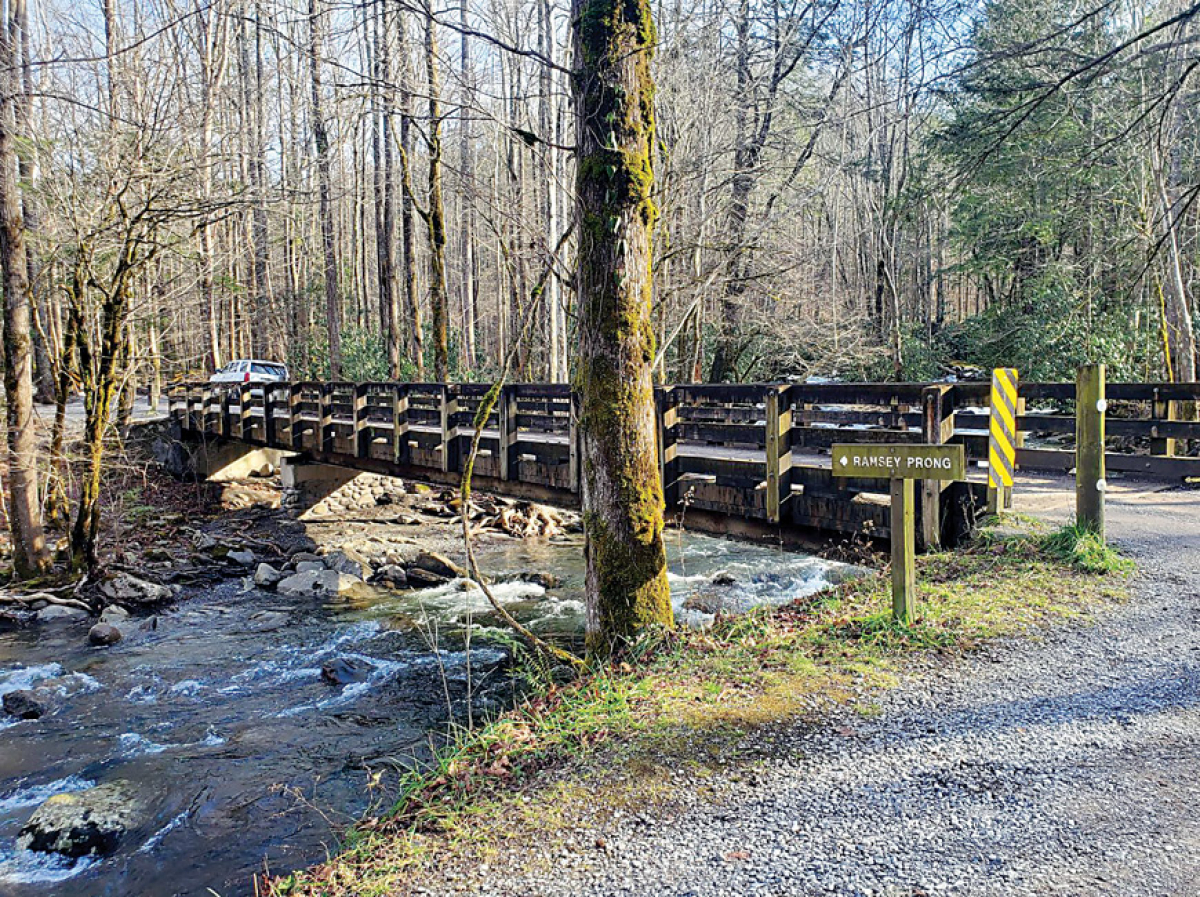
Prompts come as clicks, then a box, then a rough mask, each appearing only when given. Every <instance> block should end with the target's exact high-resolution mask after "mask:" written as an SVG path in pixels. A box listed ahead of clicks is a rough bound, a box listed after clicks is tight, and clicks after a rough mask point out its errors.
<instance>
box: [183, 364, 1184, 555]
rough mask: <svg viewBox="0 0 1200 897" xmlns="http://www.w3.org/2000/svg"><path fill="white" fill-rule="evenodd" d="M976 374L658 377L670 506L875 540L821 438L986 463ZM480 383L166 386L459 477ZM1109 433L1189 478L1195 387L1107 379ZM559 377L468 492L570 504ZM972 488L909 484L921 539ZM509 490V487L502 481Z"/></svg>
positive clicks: (875, 521)
mask: <svg viewBox="0 0 1200 897" xmlns="http://www.w3.org/2000/svg"><path fill="white" fill-rule="evenodd" d="M988 389H989V386H988V384H986V383H953V384H949V383H828V384H753V385H729V386H727V385H710V384H703V385H680V386H672V387H659V388H658V389H657V390H656V406H657V415H658V430H659V440H658V444H659V445H658V448H659V464H660V467H661V471H662V482H663V487H664V494H665V496H666V501H667V506H668V509H669V510H670V511H673V512H685V513H687V514H693V515H695V514H697V513H698V512H701V513H706V514H709V515H716V516H718V517H724V518H729V519H738V520H743V521H754V522H757V523H759V524H762V526H763V527H765V528H770V527H775V528H778V527H780V526H795V527H806V528H813V529H819V530H825V531H830V532H837V533H844V534H848V533H863V532H868V533H872V534H875V535H879V536H885V537H886V536H887V535H888V534H889V532H888V525H889V521H888V499H887V495H888V483H887V481H886V480H878V481H876V480H871V479H861V480H860V479H843V478H838V479H836V480H835V479H834V478H833V476H832V474H831V471H830V469H829V460H828V449H829V446H831V445H833V444H834V443H844V442H863V443H873V442H890V443H895V442H912V443H925V444H944V443H948V442H961V443H962V444H963V445H965V446H966V449H967V456H968V459H969V461H970V462H974V463H975V464H976V465H978V463H979V462H984V463H986V458H987V428H988V409H987V402H988ZM488 390H489V386H488V385H486V384H476V383H451V384H440V383H393V382H373V383H346V382H325V383H322V382H297V383H276V384H267V385H264V386H257V385H248V384H235V385H233V386H231V387H224V386H220V385H211V384H206V383H205V384H182V385H179V386H176V387H174V388H173V389H172V390H171V391H170V393H169V396H170V408H171V415H172V417H173V418H174V419H175V420H176V421H177V422H178V423H179V424H180V425H181V427H182V428H183V429H184V430H187V431H191V432H193V433H201V434H206V435H209V436H218V437H224V438H228V439H237V440H241V441H244V442H247V443H250V444H255V445H262V446H267V447H272V448H281V449H288V450H291V451H295V452H298V453H302V454H305V455H307V456H309V457H311V458H313V459H314V460H318V461H323V462H326V463H333V464H339V465H342V466H349V467H356V468H361V469H364V470H374V471H376V472H383V473H395V474H397V475H401V476H424V477H427V478H430V479H433V480H435V481H441V482H446V483H454V482H456V481H457V474H459V473H460V472H461V469H462V462H463V458H464V456H465V454H466V452H467V450H468V447H469V445H470V437H471V434H472V432H473V429H474V420H475V415H476V412H477V410H478V408H479V406H480V403H481V402H482V400H483V398H484V396H485V394H486V393H487V391H488ZM1020 392H1021V405H1022V407H1021V409H1019V414H1018V419H1017V426H1018V429H1019V431H1020V432H1021V434H1023V435H1026V436H1038V437H1042V436H1050V437H1054V436H1061V435H1062V434H1073V433H1074V432H1075V416H1074V413H1073V408H1072V406H1073V403H1074V399H1075V386H1074V384H1063V383H1022V384H1021V386H1020ZM1107 395H1108V401H1109V412H1108V434H1109V436H1110V437H1112V438H1113V439H1117V440H1126V441H1128V440H1141V441H1142V442H1143V443H1145V446H1144V448H1145V449H1146V451H1145V452H1142V453H1137V454H1134V453H1119V452H1115V451H1110V452H1109V453H1108V455H1107V461H1108V469H1109V470H1110V471H1124V472H1128V473H1136V474H1141V475H1148V476H1152V477H1157V478H1165V479H1181V478H1184V477H1200V458H1197V457H1188V456H1181V455H1179V454H1177V449H1178V447H1179V441H1180V440H1197V441H1200V423H1198V422H1195V421H1191V420H1183V419H1182V418H1183V417H1184V416H1185V415H1184V411H1185V408H1186V406H1185V404H1184V403H1193V402H1196V401H1200V384H1196V383H1186V384H1154V383H1146V384H1128V383H1125V384H1110V385H1109V386H1108V393H1107ZM575 408H576V406H575V400H574V398H573V396H572V394H571V391H570V388H569V387H568V386H566V385H554V384H512V385H508V386H505V387H503V388H502V390H501V395H500V397H499V401H498V402H497V403H496V407H495V409H494V410H493V411H492V413H491V414H490V415H489V419H488V421H487V422H486V425H485V429H484V433H483V437H482V439H481V442H480V455H479V457H478V459H477V460H476V466H475V470H476V476H477V477H479V478H480V487H481V488H485V489H491V490H494V491H501V492H503V491H506V485H508V486H511V485H514V484H523V485H524V486H526V487H529V488H528V489H526V492H529V490H530V489H532V490H533V492H532V494H536V495H541V496H543V497H545V498H549V499H554V500H559V501H567V502H570V501H571V500H572V497H573V496H577V495H578V493H579V490H580V462H579V450H578V439H577V434H576V417H577V415H576V411H575ZM1017 463H1018V466H1019V467H1023V468H1026V469H1043V470H1055V471H1067V470H1070V469H1071V468H1072V467H1073V466H1074V463H1075V453H1074V451H1073V449H1071V448H1070V447H1062V448H1048V447H1037V446H1029V447H1021V448H1019V449H1018V451H1017ZM982 488H984V487H983V486H982V485H981V483H979V482H974V483H967V484H961V483H960V484H950V483H942V482H938V481H921V482H920V483H919V484H918V495H919V496H920V499H919V501H918V523H917V530H918V539H919V541H920V542H921V543H922V544H924V545H932V544H936V543H938V542H939V541H940V540H941V539H942V538H943V537H944V536H945V535H946V531H947V530H948V529H953V528H954V527H956V526H960V525H961V520H960V517H961V515H962V514H968V515H969V514H970V513H973V508H974V507H976V506H977V505H978V506H980V507H981V506H982V504H983V502H982V500H981V498H980V496H981V490H982ZM508 491H512V490H511V489H509V490H508Z"/></svg>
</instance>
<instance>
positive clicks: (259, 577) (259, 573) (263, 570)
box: [254, 564, 283, 589]
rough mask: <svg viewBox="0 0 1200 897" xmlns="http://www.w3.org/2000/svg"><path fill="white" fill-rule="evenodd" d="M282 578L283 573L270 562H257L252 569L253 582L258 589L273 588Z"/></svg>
mask: <svg viewBox="0 0 1200 897" xmlns="http://www.w3.org/2000/svg"><path fill="white" fill-rule="evenodd" d="M282 580H283V574H282V573H280V572H279V571H278V570H276V569H275V568H274V567H272V566H271V565H270V564H259V565H258V569H257V570H255V571H254V584H255V585H256V586H258V587H259V588H260V589H273V588H275V586H277V585H279V583H280V582H281V581H282Z"/></svg>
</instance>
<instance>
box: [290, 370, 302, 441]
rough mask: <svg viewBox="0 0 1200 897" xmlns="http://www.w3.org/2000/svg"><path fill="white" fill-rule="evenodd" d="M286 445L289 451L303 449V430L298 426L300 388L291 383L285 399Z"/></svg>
mask: <svg viewBox="0 0 1200 897" xmlns="http://www.w3.org/2000/svg"><path fill="white" fill-rule="evenodd" d="M287 419H288V422H287V431H288V435H287V445H288V448H291V449H297V450H299V449H302V448H304V429H303V427H301V426H300V386H299V384H297V383H292V384H290V385H289V387H288V397H287Z"/></svg>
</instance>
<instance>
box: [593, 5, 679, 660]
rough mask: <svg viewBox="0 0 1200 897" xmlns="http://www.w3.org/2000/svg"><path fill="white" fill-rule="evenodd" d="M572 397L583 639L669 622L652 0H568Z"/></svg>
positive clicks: (614, 638) (619, 640)
mask: <svg viewBox="0 0 1200 897" xmlns="http://www.w3.org/2000/svg"><path fill="white" fill-rule="evenodd" d="M573 27H574V36H575V42H576V59H577V60H578V61H579V66H580V67H579V70H578V71H577V73H576V77H575V80H574V90H575V101H576V121H577V126H576V130H577V135H578V137H577V139H578V147H577V158H578V160H579V166H578V176H577V177H578V181H577V203H578V214H579V221H580V224H581V229H580V238H579V240H580V245H579V278H578V286H579V302H580V347H579V353H580V354H579V363H578V365H577V366H576V371H577V374H576V384H575V385H576V388H577V390H578V392H579V394H580V402H581V409H580V439H581V442H582V449H583V505H584V517H583V520H584V530H585V533H586V535H587V549H586V550H587V567H588V644H589V649H590V650H591V651H592V652H593V654H607V653H609V652H611V651H612V650H614V649H619V647H620V646H621V645H622V644H624V643H626V642H628V641H629V640H630V639H631V638H633V637H635V636H636V634H637V633H638V632H639V631H641V630H642V629H644V628H646V627H649V626H656V625H661V626H670V625H671V623H672V612H671V602H670V591H669V588H668V585H667V576H666V554H665V551H664V548H663V541H662V530H663V495H662V485H661V483H660V481H659V472H658V460H657V451H656V446H655V435H656V434H655V417H654V391H653V385H652V379H651V373H652V371H651V369H652V365H653V359H654V331H653V328H652V325H651V320H650V308H651V283H652V279H651V273H650V262H651V232H652V230H653V228H654V224H655V221H656V218H657V210H656V208H655V205H654V202H653V198H652V189H653V186H654V167H653V156H652V153H653V147H654V89H653V80H652V78H651V73H650V61H651V56H652V53H653V46H654V42H655V34H654V24H653V20H652V18H651V14H650V5H649V3H648V2H647V0H576V3H575V8H574V16H573Z"/></svg>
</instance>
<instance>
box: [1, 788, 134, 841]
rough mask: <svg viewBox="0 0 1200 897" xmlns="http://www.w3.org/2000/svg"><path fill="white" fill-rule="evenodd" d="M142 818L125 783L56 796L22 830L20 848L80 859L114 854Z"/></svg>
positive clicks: (38, 810)
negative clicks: (126, 835) (127, 833)
mask: <svg viewBox="0 0 1200 897" xmlns="http://www.w3.org/2000/svg"><path fill="white" fill-rule="evenodd" d="M140 816H141V807H140V805H139V803H138V802H137V800H136V799H135V798H134V795H133V793H132V791H131V789H130V788H129V786H128V784H127V783H125V782H112V783H110V784H108V785H100V786H98V787H96V788H89V789H87V790H86V791H79V792H75V793H72V794H56V795H54V796H53V797H51V798H49V799H48V800H47V801H46V802H45V803H43V804H42V805H41V806H40V807H38V808H37V809H36V810H35V811H34V812H33V815H32V816H31V817H30V818H29V821H28V822H26V823H25V825H24V826H22V827H21V833H20V835H19V836H18V837H17V846H18V847H20V848H22V849H23V850H36V851H40V852H42V853H58V854H62V855H63V856H68V857H76V858H77V857H84V856H95V855H104V854H110V853H112V852H113V851H115V850H116V849H117V847H118V845H119V844H120V843H121V839H122V838H123V837H124V836H125V834H126V832H128V831H129V829H131V828H132V827H133V826H134V825H136V824H137V822H138V821H139V818H140Z"/></svg>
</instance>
